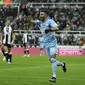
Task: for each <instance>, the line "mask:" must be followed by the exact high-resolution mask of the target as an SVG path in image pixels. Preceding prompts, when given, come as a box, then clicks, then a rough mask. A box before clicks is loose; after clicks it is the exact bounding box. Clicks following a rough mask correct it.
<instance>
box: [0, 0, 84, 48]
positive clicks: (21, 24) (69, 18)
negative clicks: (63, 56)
mask: <svg viewBox="0 0 85 85" xmlns="http://www.w3.org/2000/svg"><path fill="white" fill-rule="evenodd" d="M27 1H28V0H20V1H19V0H14V2H22V3H25V4H26V3H27ZM46 1H47V2H51V1H54V2H58V1H62V0H41V1H40V0H29V2H46ZM67 1H68V2H70V1H72V2H75V1H76V0H63V2H67ZM77 1H81V2H84V1H85V0H77ZM58 6H59V5H58ZM23 8H24V5H22V4H21V6H20V8H19V10H20V11H19V13H20V16H19V15H18V8H17V7H10V6H9V7H3V6H0V30H2V29H3V27H4V26H5V22H6V21H7V20H8V19H9V20H10V21H11V22H12V21H13V20H14V19H15V18H16V17H17V16H19V17H17V19H16V21H15V22H14V23H13V24H12V27H13V29H14V30H29V29H31V30H39V26H37V25H33V24H32V25H31V24H30V23H29V18H30V19H32V18H33V19H36V18H38V16H37V15H38V14H39V10H40V9H42V8H43V9H44V7H41V8H36V7H34V6H32V7H29V6H28V7H27V13H28V14H29V15H28V16H27V15H26V14H24V13H22V12H23ZM45 9H47V10H48V11H49V17H50V18H52V19H54V20H55V21H56V23H57V24H58V27H59V30H60V31H85V6H84V5H83V6H74V7H71V6H68V5H64V6H63V7H61V5H60V6H59V7H56V6H52V7H48V8H45ZM21 14H22V15H21ZM56 38H57V39H58V44H60V45H78V44H79V41H80V40H81V38H82V37H79V36H75V34H73V33H71V34H63V35H62V34H61V33H60V34H58V35H56ZM20 39H21V40H20ZM28 40H29V41H30V43H29V44H30V46H33V45H34V46H35V47H36V46H39V36H31V35H30V36H28ZM15 44H20V45H22V35H21V34H18V35H17V36H16V40H15Z"/></svg>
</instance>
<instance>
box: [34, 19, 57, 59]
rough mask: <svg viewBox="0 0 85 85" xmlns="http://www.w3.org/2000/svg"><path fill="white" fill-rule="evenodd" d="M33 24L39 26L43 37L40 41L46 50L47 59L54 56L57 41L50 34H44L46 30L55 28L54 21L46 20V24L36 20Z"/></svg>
mask: <svg viewBox="0 0 85 85" xmlns="http://www.w3.org/2000/svg"><path fill="white" fill-rule="evenodd" d="M35 24H40V30H41V32H42V35H43V40H42V41H43V43H44V47H45V48H46V53H47V55H48V57H49V58H50V56H53V55H56V52H57V47H56V46H57V40H56V38H55V36H54V35H53V33H52V32H48V33H47V34H46V33H45V30H46V29H49V28H50V29H53V28H54V27H57V24H56V23H55V21H54V20H53V19H47V21H46V22H42V21H39V20H36V21H35Z"/></svg>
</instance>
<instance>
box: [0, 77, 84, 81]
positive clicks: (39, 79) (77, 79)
mask: <svg viewBox="0 0 85 85" xmlns="http://www.w3.org/2000/svg"><path fill="white" fill-rule="evenodd" d="M0 77H1V78H0V80H4V78H8V79H7V80H17V78H23V79H25V81H26V79H27V81H41V80H43V79H49V77H37V78H36V77H26V76H4V77H3V76H0ZM13 78H14V79H13ZM29 79H32V80H29ZM35 79H37V80H35ZM56 80H69V81H85V79H81V78H75V79H73V78H57V79H56Z"/></svg>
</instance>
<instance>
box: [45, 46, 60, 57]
mask: <svg viewBox="0 0 85 85" xmlns="http://www.w3.org/2000/svg"><path fill="white" fill-rule="evenodd" d="M57 52H58V50H57V47H50V48H46V54H47V56H48V57H49V59H50V58H51V56H55V55H56V54H57Z"/></svg>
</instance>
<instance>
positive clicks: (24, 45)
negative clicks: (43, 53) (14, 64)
mask: <svg viewBox="0 0 85 85" xmlns="http://www.w3.org/2000/svg"><path fill="white" fill-rule="evenodd" d="M23 47H24V56H23V57H26V52H27V51H26V50H27V49H26V43H24V44H23Z"/></svg>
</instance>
